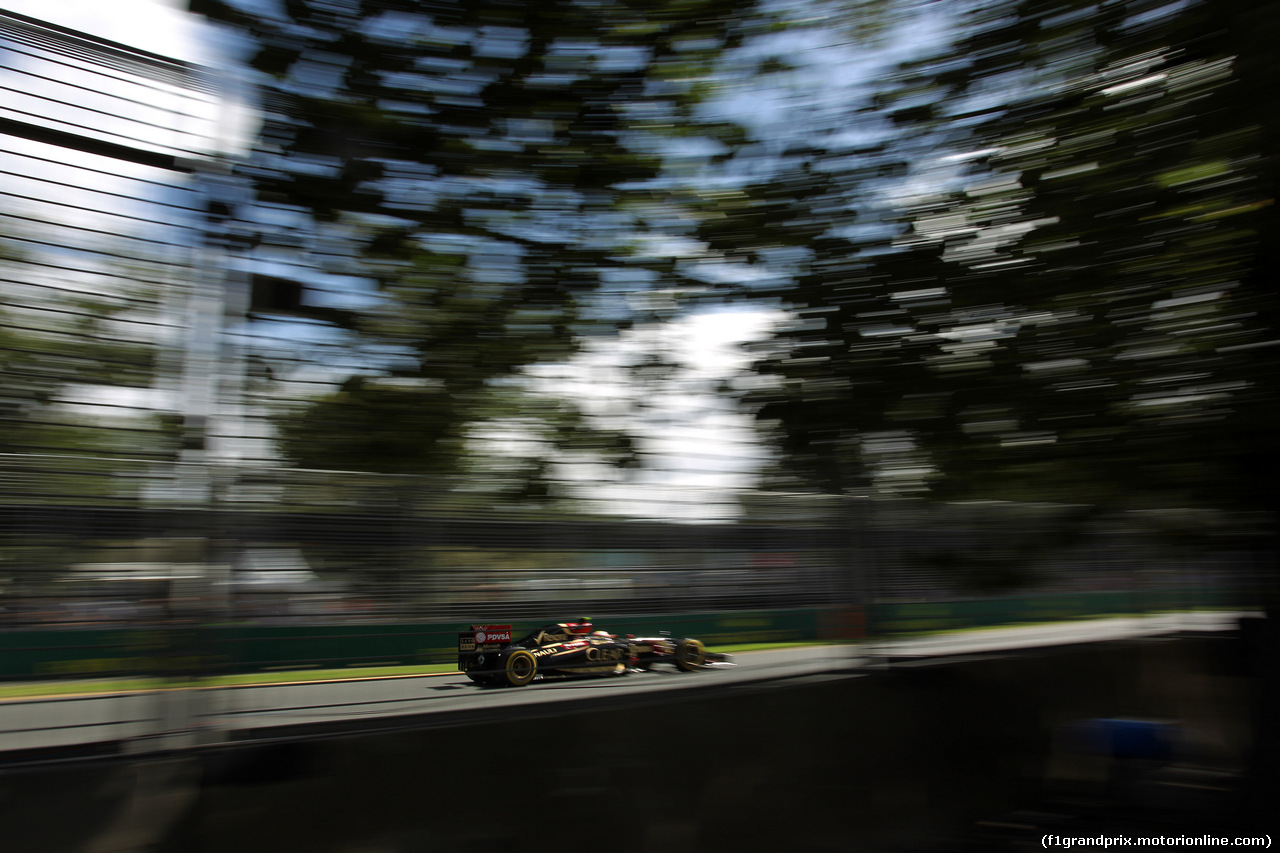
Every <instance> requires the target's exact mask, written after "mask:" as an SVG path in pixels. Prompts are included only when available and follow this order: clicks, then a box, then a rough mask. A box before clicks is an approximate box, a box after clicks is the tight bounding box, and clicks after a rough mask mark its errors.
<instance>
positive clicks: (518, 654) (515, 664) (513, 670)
mask: <svg viewBox="0 0 1280 853" xmlns="http://www.w3.org/2000/svg"><path fill="white" fill-rule="evenodd" d="M537 674H538V659H537V658H535V657H534V656H533V655H532V654H530V653H529V652H526V651H525V650H524V649H516V650H515V651H513V652H511V653H510V654H508V655H507V659H506V661H504V663H503V668H502V680H503V683H505V684H507V685H509V686H511V687H524V686H525V685H526V684H528V683H529V682H530V681H533V678H534V676H535V675H537Z"/></svg>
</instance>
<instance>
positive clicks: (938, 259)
mask: <svg viewBox="0 0 1280 853" xmlns="http://www.w3.org/2000/svg"><path fill="white" fill-rule="evenodd" d="M1159 5H1160V4H1128V5H1125V6H1124V7H1123V8H1122V7H1121V6H1120V5H1119V4H1116V5H1113V6H1111V7H1107V8H1105V9H1101V10H1098V9H1094V8H1093V7H1091V6H1088V5H1087V4H1081V3H1073V2H1062V3H1041V2H1023V3H1004V4H989V5H987V6H984V7H982V8H981V9H979V11H978V13H977V14H976V16H975V19H974V20H973V21H971V24H972V28H971V30H970V35H969V36H968V38H966V39H964V40H962V41H960V42H959V43H958V44H957V45H956V49H955V53H954V55H953V56H946V57H940V58H939V59H937V60H935V61H934V62H933V63H922V64H921V65H920V66H918V67H916V68H913V69H909V71H910V72H911V73H914V74H918V75H921V76H925V77H931V78H932V79H933V80H935V81H936V84H937V89H938V91H936V92H935V101H934V102H933V103H932V104H931V105H929V106H928V108H924V107H920V108H918V109H915V110H913V111H911V112H910V113H909V114H908V113H906V112H903V111H896V112H895V113H894V117H895V120H899V121H901V123H902V125H903V126H904V128H906V129H908V130H909V131H910V132H912V133H914V134H916V135H927V134H929V133H936V132H938V131H939V130H940V129H946V128H947V127H948V125H947V123H948V122H949V121H954V118H949V116H964V117H966V118H967V120H968V122H967V123H968V124H970V125H971V127H972V129H971V130H970V131H968V132H967V133H966V134H965V135H964V137H963V138H961V139H960V140H959V141H957V142H954V143H953V148H952V150H953V151H955V152H956V153H957V154H958V155H960V156H957V157H955V158H954V160H953V162H967V163H968V166H967V169H966V171H965V172H964V173H963V174H962V175H960V176H959V178H960V180H950V181H946V180H945V177H946V176H945V175H940V176H939V178H938V180H937V181H936V182H935V183H936V189H934V190H933V191H932V192H930V193H927V194H916V195H915V196H914V197H913V198H912V199H910V201H909V203H908V204H907V205H906V206H905V207H903V208H902V209H901V212H900V214H899V221H900V223H901V231H900V233H899V236H898V237H897V238H896V239H895V240H894V243H893V246H892V250H891V251H888V252H884V251H881V252H879V253H871V252H867V251H866V248H867V247H866V246H862V245H858V244H856V243H855V242H853V241H844V242H842V241H838V240H826V241H823V240H821V239H819V238H818V236H817V234H816V229H815V228H811V227H809V226H807V225H806V224H805V223H799V224H797V225H791V226H788V225H787V224H786V223H783V226H782V229H781V230H782V232H783V234H784V235H785V237H784V239H789V240H792V241H794V242H796V243H802V244H803V243H807V244H808V245H810V246H812V247H813V251H814V259H813V260H812V262H811V263H809V264H808V266H807V269H806V270H805V272H804V274H802V275H800V276H798V277H797V278H796V280H795V282H794V284H793V286H790V287H788V288H786V289H785V290H783V291H781V292H780V295H782V296H783V297H784V298H785V299H786V300H787V301H788V302H789V303H790V304H791V305H792V306H794V310H795V313H796V316H797V318H798V320H797V322H796V323H795V324H794V325H793V327H792V328H791V329H789V330H787V331H786V332H784V333H783V335H782V341H781V345H780V347H779V348H778V350H777V351H776V352H775V353H773V354H771V355H769V356H767V357H766V358H764V359H763V360H762V362H761V365H760V368H761V370H762V372H764V373H765V374H766V375H770V376H773V377H776V382H775V384H774V385H773V386H772V388H771V389H770V390H768V391H766V392H764V393H761V394H759V395H757V397H756V398H755V401H756V404H757V405H758V406H759V407H760V408H759V415H760V418H761V420H762V421H763V422H764V423H766V424H769V425H772V427H773V428H774V429H775V430H776V435H777V436H778V439H779V442H780V444H781V446H782V448H783V451H784V459H783V465H782V469H783V471H789V472H790V474H791V476H792V477H794V478H797V479H795V480H793V481H792V482H798V483H801V484H804V485H806V486H818V487H820V488H823V489H825V490H828V491H833V492H843V491H858V490H874V491H887V492H889V493H898V494H901V493H904V492H905V493H926V492H927V493H928V494H930V495H932V496H934V497H945V498H972V497H984V498H1001V499H1010V500H1024V501H1025V500H1055V501H1068V502H1072V501H1078V502H1088V503H1095V504H1103V505H1138V506H1144V505H1156V506H1159V505H1194V504H1197V503H1202V504H1203V503H1209V504H1226V505H1229V504H1233V503H1237V502H1241V501H1242V500H1243V502H1244V503H1249V502H1250V501H1252V500H1254V499H1257V498H1259V497H1260V490H1258V489H1256V488H1254V487H1252V486H1250V485H1248V484H1247V482H1246V480H1245V478H1249V479H1252V478H1253V477H1261V476H1262V475H1263V471H1264V470H1266V466H1267V465H1270V466H1271V468H1270V470H1274V462H1273V461H1268V460H1273V459H1274V450H1272V449H1271V443H1270V442H1269V440H1265V439H1263V436H1262V434H1261V432H1260V431H1259V429H1258V427H1257V424H1258V423H1259V421H1260V419H1265V418H1266V417H1268V416H1269V413H1271V412H1272V410H1273V404H1272V402H1271V399H1272V398H1271V394H1270V393H1269V389H1270V386H1271V383H1272V381H1273V380H1272V379H1271V377H1272V376H1274V374H1275V367H1276V365H1275V363H1274V355H1273V354H1272V353H1273V351H1272V350H1271V349H1269V348H1267V347H1266V346H1265V344H1266V343H1267V340H1268V338H1269V337H1270V336H1271V335H1273V334H1274V326H1273V325H1272V321H1273V320H1274V293H1275V290H1274V265H1273V261H1272V260H1271V257H1272V256H1271V254H1270V252H1271V251H1272V250H1270V249H1269V248H1268V246H1269V245H1270V244H1271V243H1273V242H1274V235H1275V229H1274V214H1273V212H1272V208H1271V207H1270V205H1271V198H1272V194H1271V193H1272V188H1273V187H1274V163H1273V162H1272V160H1271V159H1270V157H1269V154H1270V152H1269V150H1268V149H1267V148H1266V146H1265V144H1264V140H1265V139H1267V138H1272V134H1273V133H1274V131H1273V130H1272V128H1273V126H1274V120H1273V119H1271V118H1270V117H1269V116H1261V115H1260V114H1259V111H1258V109H1257V107H1256V102H1255V101H1254V98H1255V97H1256V96H1258V95H1259V94H1260V93H1259V91H1258V88H1257V87H1258V80H1256V79H1250V78H1242V77H1241V76H1240V73H1239V69H1240V68H1241V67H1253V66H1252V65H1251V64H1250V63H1251V57H1248V56H1245V57H1243V58H1241V57H1240V52H1241V50H1242V49H1243V48H1245V47H1247V46H1248V45H1246V44H1244V43H1243V40H1242V39H1241V38H1240V34H1239V32H1236V31H1233V30H1232V25H1235V24H1236V23H1237V22H1238V20H1239V16H1240V15H1241V14H1242V8H1240V7H1232V6H1230V5H1227V4H1199V5H1192V6H1190V7H1188V9H1187V10H1185V11H1178V12H1175V11H1173V10H1171V9H1167V8H1166V9H1163V10H1160V9H1158V8H1157V7H1159ZM1215 13H1218V14H1223V13H1225V21H1226V22H1227V25H1226V26H1219V27H1218V28H1217V29H1216V30H1215V29H1211V28H1209V26H1208V23H1209V18H1207V17H1206V16H1210V17H1211V16H1212V15H1213V14H1215ZM988 22H995V23H988ZM1135 22H1140V23H1135ZM1214 23H1215V24H1217V23H1219V22H1218V21H1217V20H1216V19H1214ZM1266 24H1267V26H1269V27H1271V30H1272V32H1274V31H1275V17H1274V16H1271V17H1270V18H1268V19H1266ZM1257 47H1258V45H1256V44H1254V45H1252V48H1253V49H1257ZM961 58H963V60H962V59H961ZM931 67H936V68H938V69H939V70H938V71H937V72H933V71H931ZM946 68H949V69H952V70H946V71H944V70H942V69H946ZM955 69H959V70H955ZM907 76H908V75H906V74H904V77H907ZM993 92H999V93H1000V95H999V96H993V94H992V93H993ZM892 101H893V98H892V97H888V98H886V99H885V102H886V103H890V102H892ZM952 136H953V139H954V138H955V134H954V132H953V134H952ZM817 159H819V158H818V157H815V160H817ZM848 177H849V179H850V180H851V181H852V182H853V183H854V184H857V183H859V182H864V181H866V180H868V177H867V176H866V175H856V174H854V175H850V176H848ZM758 192H759V194H761V195H765V194H766V192H772V194H773V195H774V196H775V197H777V198H779V199H783V200H787V199H794V198H796V197H797V195H796V192H795V191H794V190H793V189H791V188H789V187H788V185H787V184H786V183H783V182H778V183H775V184H774V185H773V186H772V187H769V188H761V190H760V191H758ZM1260 235H1262V236H1260ZM1242 454H1249V455H1251V456H1252V458H1254V459H1255V460H1256V461H1261V462H1263V463H1264V464H1263V466H1262V468H1261V469H1260V470H1258V471H1256V472H1255V473H1254V474H1252V475H1250V474H1249V473H1248V472H1246V471H1244V470H1242V469H1241V467H1240V465H1239V459H1240V457H1241V455H1242ZM1254 482H1259V481H1257V480H1254ZM1265 500H1273V499H1269V498H1268V499H1265Z"/></svg>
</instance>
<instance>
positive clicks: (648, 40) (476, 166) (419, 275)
mask: <svg viewBox="0 0 1280 853" xmlns="http://www.w3.org/2000/svg"><path fill="white" fill-rule="evenodd" d="M190 8H191V9H192V10H193V11H195V12H198V13H202V14H204V15H206V16H208V17H209V18H210V19H212V20H215V21H220V22H223V23H225V24H228V25H230V26H231V27H232V28H233V29H234V31H235V32H238V33H240V34H241V35H242V36H244V37H246V39H247V41H248V44H249V45H250V47H249V53H250V54H251V58H250V64H251V65H252V67H253V68H254V69H256V71H257V74H258V77H257V83H258V85H259V86H260V91H261V106H262V110H263V113H264V116H263V124H262V127H261V130H260V132H259V134H258V137H257V141H256V145H255V150H254V154H253V156H252V158H251V160H250V162H248V163H247V164H246V165H244V167H243V168H242V169H241V170H240V171H241V174H242V175H243V176H245V177H246V178H247V179H248V180H249V181H250V182H251V184H252V187H253V190H254V195H255V199H254V201H253V202H252V203H251V204H249V205H246V206H245V209H243V210H239V211H237V212H236V214H237V217H238V224H237V225H235V226H234V227H235V228H236V229H237V230H238V232H239V239H240V242H241V247H242V249H243V250H244V252H245V254H246V255H247V256H248V257H249V258H250V260H251V263H254V264H259V265H262V266H261V269H264V270H268V269H269V271H270V272H271V274H272V275H276V276H280V275H284V276H285V277H290V276H291V277H293V278H296V279H297V280H299V281H301V282H302V283H303V285H304V287H303V290H302V297H301V304H300V305H296V306H292V310H294V311H296V313H299V314H302V315H303V316H305V317H307V318H309V319H310V320H311V321H313V322H319V323H322V324H324V325H325V327H326V328H328V329H330V330H332V331H333V332H334V333H335V335H336V337H335V338H334V340H337V341H340V342H341V343H342V345H343V346H346V347H349V348H350V349H351V350H353V351H356V352H357V353H358V356H357V357H356V358H355V359H352V360H348V361H347V363H348V364H351V365H353V366H352V367H349V368H345V369H344V368H339V367H337V366H336V365H335V366H333V367H332V368H331V369H330V371H329V372H330V374H331V376H330V378H331V379H332V380H333V381H334V382H335V384H340V387H339V389H338V390H336V391H334V392H332V393H328V394H325V395H323V396H321V397H319V398H318V399H313V400H311V401H310V402H309V403H308V404H307V405H304V406H301V407H298V408H295V409H292V410H290V411H289V412H288V413H286V414H285V415H283V416H281V417H280V418H279V419H278V420H277V427H278V431H279V434H280V438H281V446H282V448H283V450H284V453H285V455H286V456H287V457H288V458H289V459H291V460H292V461H293V462H294V463H296V464H298V465H302V466H308V467H323V468H344V469H356V470H373V471H390V472H402V473H414V472H419V473H421V472H440V471H448V470H450V469H452V468H454V467H455V466H456V464H457V463H458V461H459V459H460V454H461V449H462V445H463V443H464V441H465V437H466V434H467V427H468V425H469V424H471V423H473V422H475V421H476V420H478V419H483V418H486V417H490V416H492V415H493V414H494V413H495V410H498V409H501V408H503V407H504V406H505V407H507V408H509V409H512V410H516V409H521V407H524V408H525V409H527V408H528V406H527V405H526V404H524V403H521V402H519V401H517V400H516V399H515V398H516V397H517V396H518V394H519V391H518V386H517V385H516V384H513V383H503V382H500V381H499V380H502V379H504V378H506V377H511V376H512V375H514V374H517V373H518V372H519V371H520V369H521V368H522V367H524V366H526V365H530V364H533V363H536V362H540V361H548V360H555V359H562V358H564V357H566V356H568V355H569V354H571V353H572V352H573V351H574V350H575V349H576V347H577V345H578V342H579V340H580V337H581V336H582V335H583V334H589V333H591V332H592V331H593V326H595V325H596V324H598V323H601V322H604V323H606V327H607V328H608V329H609V330H612V329H613V328H614V325H613V324H614V323H617V322H625V317H624V316H623V313H620V312H619V311H618V310H617V306H616V305H611V304H609V302H608V300H602V299H598V298H597V296H596V294H597V293H598V292H600V291H602V290H604V289H607V288H606V286H607V285H610V284H611V282H612V281H614V279H615V278H616V276H617V274H619V273H620V272H621V271H624V270H625V268H626V267H627V265H628V261H627V257H626V255H627V245H628V243H629V242H630V241H631V239H632V235H633V234H634V233H635V232H638V231H644V230H646V229H647V228H648V227H649V223H648V221H647V219H646V217H647V216H649V215H650V214H649V213H647V212H646V209H645V208H644V205H643V204H641V203H640V202H643V201H644V200H645V199H646V198H648V193H647V191H646V190H644V189H643V184H644V183H645V182H646V181H649V180H651V179H653V178H654V177H655V176H656V175H658V174H659V172H660V170H661V167H662V159H661V155H660V153H658V152H657V151H655V150H654V147H653V146H652V145H645V144H644V143H643V140H642V139H641V138H640V137H641V136H643V135H644V134H645V133H646V132H648V133H651V134H652V133H662V132H665V131H663V130H661V128H664V127H665V128H669V127H674V126H677V125H679V124H680V123H681V122H682V116H684V115H686V114H687V113H688V110H689V109H690V108H691V105H692V104H694V103H695V102H696V101H697V99H698V98H699V97H700V92H699V90H698V88H697V85H696V83H697V80H698V79H699V76H700V75H701V74H702V73H703V72H704V71H705V69H706V68H707V67H708V65H709V63H711V62H712V61H713V60H714V59H715V57H716V56H717V55H718V54H719V52H720V51H722V50H723V49H724V47H725V46H726V45H729V44H732V43H733V42H734V40H735V26H736V24H735V22H736V21H737V20H738V19H739V16H741V15H743V14H744V12H745V11H746V10H745V9H744V7H743V5H742V4H740V3H732V2H727V0H671V2H648V1H647V0H646V2H639V0H636V2H589V1H588V0H580V1H579V0H548V2H538V3H514V4H513V3H508V2H498V0H474V1H473V2H415V3H405V2H398V0H348V2H333V0H289V2H285V3H282V4H279V6H278V12H274V13H273V12H272V11H270V10H264V7H262V6H261V5H257V4H252V3H236V2H224V0H191V3H190ZM646 127H647V128H649V131H646V130H645V128H646ZM723 130H724V132H726V133H727V132H731V129H728V128H726V129H723ZM712 132H715V131H714V129H713V130H712ZM282 268H287V271H286V272H285V273H283V274H282V273H280V270H281V269H282ZM344 370H345V374H346V375H342V374H343V372H344ZM533 408H538V404H534V405H533ZM583 426H584V424H583V423H582V421H581V419H580V418H578V417H577V416H576V415H575V413H574V412H573V411H571V406H569V405H568V404H565V405H562V406H560V407H558V409H557V412H556V413H554V416H553V418H552V424H551V427H550V431H551V434H553V435H562V436H574V435H578V436H580V435H581V432H580V430H581V428H582V427H583ZM609 442H610V443H614V444H620V447H621V450H622V456H623V457H626V456H627V455H628V449H627V447H626V446H625V445H626V442H625V441H621V439H619V438H618V437H616V436H615V437H611V438H609Z"/></svg>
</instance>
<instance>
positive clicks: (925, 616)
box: [0, 589, 1242, 680]
mask: <svg viewBox="0 0 1280 853" xmlns="http://www.w3.org/2000/svg"><path fill="white" fill-rule="evenodd" d="M1241 603H1242V602H1241V601H1240V599H1239V597H1238V596H1234V595H1231V594H1229V593H1228V592H1225V591H1224V592H1214V591H1211V590H1203V589H1202V590H1196V591H1195V592H1194V593H1185V592H1182V591H1178V590H1160V591H1148V592H1144V593H1142V594H1140V595H1135V594H1134V593H1131V592H1123V591H1106V592H1085V593H1064V594H1056V595H1036V596H1013V597H1007V598H997V599H973V600H951V601H921V602H897V603H879V604H875V605H873V606H871V607H870V608H863V607H857V606H849V607H827V608H796V609H789V610H755V611H734V612H723V613H691V614H690V613H686V614H675V615H669V616H659V615H644V616H637V615H625V616H616V617H610V616H608V615H607V614H599V615H595V621H596V623H597V624H598V625H599V626H600V627H601V628H604V629H607V630H610V631H613V632H615V633H623V634H626V633H630V634H636V635H640V636H644V635H653V634H656V633H658V632H659V631H670V632H671V633H672V634H673V635H684V636H691V637H697V638H698V639H700V640H702V641H703V642H705V643H706V644H707V645H709V646H712V647H715V646H724V645H733V644H741V643H779V642H806V641H831V642H852V641H857V640H861V639H864V638H866V637H867V636H876V637H889V636H903V635H911V634H923V633H932V632H937V631H952V630H958V629H962V628H979V627H992V626H998V625H1009V624H1017V623H1032V622H1055V621H1069V620H1075V619H1083V618H1091V617H1096V616H1121V615H1129V614H1138V613H1151V612H1159V611H1165V610H1168V611H1176V610H1185V609H1232V608H1234V607H1238V606H1239V605H1240V604H1241ZM580 615H582V614H576V613H568V614H564V618H576V617H577V616H580ZM593 615H594V614H593ZM483 616H484V614H483V613H477V619H482V618H483ZM547 621H550V620H538V621H536V622H533V621H525V622H513V623H512V625H513V631H515V632H516V633H517V634H522V633H526V632H528V631H530V630H533V629H534V628H536V627H538V626H539V625H542V624H545V622H547ZM465 627H466V626H465V625H459V624H458V623H452V622H450V623H406V624H359V623H347V624H307V625H260V624H242V625H213V626H203V627H192V626H181V627H154V628H152V627H139V628H100V629H63V630H43V631H30V630H19V631H6V632H0V679H7V680H20V679H33V678H35V679H43V678H48V679H57V678H84V677H116V676H130V675H149V676H150V675H159V676H173V677H199V676H202V675H213V674H233V673H249V672H263V671H271V670H290V669H297V670H302V669H320V668H326V669H327V668H348V667H370V666H415V665H427V664H443V663H450V662H453V661H455V660H456V657H457V632H458V630H460V628H465Z"/></svg>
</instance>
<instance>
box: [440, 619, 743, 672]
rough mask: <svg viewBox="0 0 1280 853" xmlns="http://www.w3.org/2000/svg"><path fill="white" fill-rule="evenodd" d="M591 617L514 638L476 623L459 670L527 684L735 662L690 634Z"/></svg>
mask: <svg viewBox="0 0 1280 853" xmlns="http://www.w3.org/2000/svg"><path fill="white" fill-rule="evenodd" d="M593 628H594V626H593V625H592V624H591V621H590V620H589V619H583V620H582V621H580V622H557V623H554V624H551V625H544V626H542V627H541V628H539V629H538V630H536V631H534V632H533V633H532V634H529V635H528V636H526V637H522V638H521V639H519V640H516V641H514V642H512V640H511V626H510V625H472V626H471V630H470V631H464V632H462V633H460V634H458V670H459V671H461V672H463V673H465V674H466V676H467V677H468V678H470V679H471V680H472V681H474V682H475V683H476V684H481V685H493V686H509V687H524V686H525V685H526V684H528V683H530V682H531V681H533V680H534V679H535V678H538V677H540V676H541V677H549V676H560V677H568V676H586V675H626V674H628V673H631V672H639V671H643V670H647V669H649V668H650V667H652V666H653V665H655V664H662V663H669V664H671V665H673V666H674V667H675V668H676V670H678V671H680V672H693V671H694V670H698V669H705V668H708V667H712V666H731V665H732V661H731V660H730V658H729V656H728V655H724V654H716V653H714V652H708V651H707V650H706V649H705V648H704V647H703V645H702V643H700V642H698V641H697V640H694V639H691V638H689V637H668V636H665V635H664V636H659V637H633V636H631V635H630V634H628V635H626V636H625V637H619V636H617V635H616V634H610V633H608V632H606V631H596V630H593Z"/></svg>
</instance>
